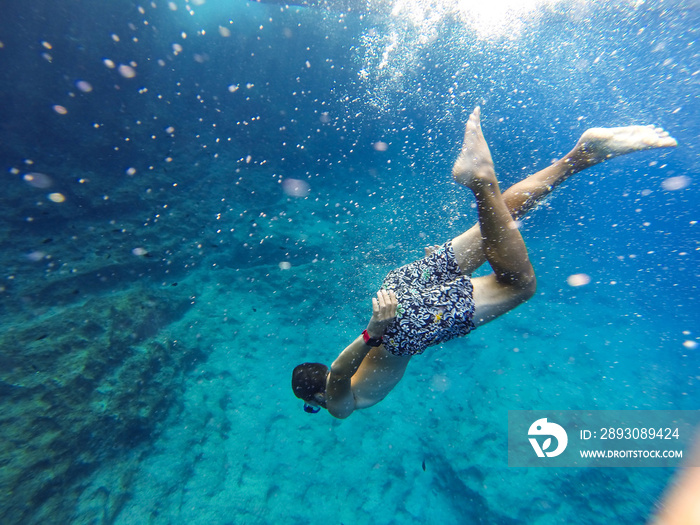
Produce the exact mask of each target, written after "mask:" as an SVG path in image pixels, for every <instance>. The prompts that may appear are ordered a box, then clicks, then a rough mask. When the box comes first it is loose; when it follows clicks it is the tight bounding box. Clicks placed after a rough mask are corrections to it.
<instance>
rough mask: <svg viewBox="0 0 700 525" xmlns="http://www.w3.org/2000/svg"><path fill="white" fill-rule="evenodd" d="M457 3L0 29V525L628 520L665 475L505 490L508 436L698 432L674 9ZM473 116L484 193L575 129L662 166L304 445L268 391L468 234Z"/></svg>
mask: <svg viewBox="0 0 700 525" xmlns="http://www.w3.org/2000/svg"><path fill="white" fill-rule="evenodd" d="M491 3H493V4H494V6H496V5H498V2H491ZM476 4H477V5H474V6H472V7H473V8H474V9H476V11H458V10H456V9H455V8H454V6H452V7H450V6H449V5H447V2H445V3H444V4H440V3H435V4H434V5H433V6H432V7H429V8H428V7H426V6H425V5H423V4H420V3H419V2H418V1H409V0H405V1H399V0H397V2H396V3H395V4H388V3H381V2H376V3H373V4H372V5H370V6H369V7H366V6H364V5H362V6H361V5H359V4H358V5H348V4H347V3H344V6H343V7H338V6H337V5H336V6H333V5H332V2H331V5H330V6H326V7H323V6H321V7H314V8H312V7H298V6H292V7H289V6H286V7H285V6H281V5H274V4H257V3H253V2H247V1H243V0H230V1H228V0H206V1H205V0H199V1H196V2H195V1H190V2H189V3H188V2H185V1H183V0H172V1H170V2H167V1H165V0H154V2H148V1H145V2H143V3H140V4H139V3H134V2H131V1H127V0H123V1H122V0H112V1H109V2H87V1H79V0H73V1H68V0H63V1H40V0H37V1H34V2H6V5H3V7H2V16H1V17H0V100H1V101H2V102H1V103H0V138H1V140H0V168H2V172H3V185H2V187H3V190H2V193H0V217H1V218H2V223H1V224H2V228H1V229H0V242H1V243H2V245H1V246H2V247H1V251H0V254H1V255H0V257H2V274H1V275H0V298H1V299H2V301H0V319H2V327H3V330H2V335H1V336H0V352H1V354H0V363H1V364H2V366H0V392H2V396H3V397H2V399H3V408H2V412H1V413H0V423H1V424H0V433H2V439H0V446H1V447H2V449H1V452H0V464H1V465H2V469H1V470H0V485H1V486H2V490H1V491H0V494H1V496H0V498H1V499H0V521H2V522H3V523H90V524H98V523H99V524H102V523H112V524H120V525H121V524H133V523H153V524H178V523H187V524H205V523H206V524H211V523H220V524H227V523H236V524H239V523H240V524H249V523H250V524H263V523H345V524H349V523H353V524H364V523H373V524H390V523H391V524H401V523H436V524H437V523H537V524H549V523H581V524H584V523H585V524H591V523H601V524H602V523H613V522H614V523H630V524H632V523H643V522H645V521H646V520H647V519H648V518H649V516H650V515H651V513H652V512H653V511H654V509H655V508H656V505H658V504H659V501H660V500H661V497H662V493H663V490H664V487H665V486H666V484H667V482H668V481H669V479H670V477H671V475H672V474H673V472H672V470H671V469H649V468H629V469H603V468H597V469H594V468H591V469H574V468H568V469H536V468H530V469H514V468H509V467H508V466H507V463H508V456H507V442H506V431H507V414H508V410H518V409H546V410H548V409H552V410H553V409H584V410H593V409H683V410H696V409H698V403H697V399H698V395H699V394H700V392H699V386H698V385H699V384H700V347H699V346H698V321H699V320H700V317H699V308H698V300H697V294H698V290H697V286H698V268H700V264H699V261H700V248H699V241H700V234H699V233H698V228H700V226H699V225H698V224H697V221H698V219H700V216H699V213H698V212H699V211H700V209H699V206H698V203H699V202H700V195H699V190H698V187H699V186H698V173H700V151H699V150H698V137H699V136H700V106H699V105H698V94H699V89H698V88H699V85H700V69H698V64H700V61H699V60H698V56H699V52H698V49H697V36H698V31H699V29H698V28H700V5H699V4H698V3H697V2H696V1H691V0H689V1H686V2H682V1H665V2H662V1H658V2H642V1H631V0H630V1H629V2H627V1H618V2H583V1H575V0H561V1H559V2H556V3H549V4H547V5H546V6H544V5H534V6H533V7H532V8H530V9H525V8H523V7H522V6H523V5H524V3H523V2H520V3H514V4H513V5H516V6H520V7H519V9H518V10H516V11H511V12H509V13H507V14H503V13H501V14H500V15H499V14H492V13H489V12H487V11H486V8H487V7H490V6H486V5H484V6H482V5H478V4H482V3H476ZM483 4H487V3H483ZM489 4H490V3H489ZM542 4H544V3H542ZM392 8H393V9H392ZM477 104H479V105H481V106H482V114H483V118H482V124H483V128H484V133H485V135H486V138H487V140H488V142H489V145H490V147H491V151H492V154H493V158H494V161H495V164H496V169H497V172H498V175H499V179H500V182H501V185H502V187H504V188H505V187H507V186H510V185H511V184H513V183H515V182H517V181H518V180H520V179H522V178H524V177H525V176H527V175H529V174H532V173H534V172H535V171H537V170H538V169H542V168H544V167H546V166H547V165H549V163H550V162H552V160H554V159H556V158H559V157H561V156H562V155H563V154H565V153H566V152H567V151H569V150H570V149H571V147H572V146H573V145H574V144H575V142H576V140H577V139H578V137H579V136H580V135H581V133H582V132H583V131H584V130H586V129H587V128H590V127H595V126H624V125H631V124H651V123H653V124H656V125H659V126H663V127H664V128H665V129H666V130H668V131H669V132H670V133H671V134H672V135H673V136H674V137H675V138H676V139H677V140H678V142H679V146H678V147H677V148H675V149H672V150H656V151H649V152H642V153H635V154H632V155H629V156H625V157H621V158H617V159H614V160H611V161H609V162H606V163H603V164H601V165H599V166H596V167H594V168H591V169H589V170H587V171H586V172H584V173H581V174H580V175H578V176H576V177H574V178H573V179H571V180H570V181H567V182H566V184H565V185H563V186H562V187H561V188H560V189H558V190H557V191H556V192H555V194H553V196H552V197H551V198H549V199H547V201H546V202H545V203H544V204H543V205H541V206H540V207H539V208H538V209H536V210H535V211H534V212H532V213H531V214H530V215H529V216H528V217H527V218H526V219H525V220H524V221H523V224H522V228H521V231H522V233H523V236H524V238H525V241H526V243H527V246H528V249H529V253H530V257H531V260H532V262H533V265H534V267H535V270H536V272H537V275H538V286H539V288H538V292H537V294H536V296H535V297H534V298H533V299H532V300H530V301H529V302H528V303H526V304H524V305H522V306H520V307H518V308H517V309H516V310H515V311H513V312H510V313H509V314H507V315H506V316H504V317H503V318H500V319H498V320H496V321H494V322H493V323H491V324H489V325H487V326H484V327H482V328H479V329H478V330H476V331H475V332H473V333H472V334H470V335H469V337H467V338H465V339H460V340H453V341H450V342H448V343H446V344H443V345H441V346H440V347H435V348H431V349H429V350H428V351H427V352H426V353H425V354H424V355H422V356H420V357H417V358H415V359H414V361H413V362H412V363H411V365H410V366H409V368H408V371H407V373H406V375H405V377H404V379H403V380H402V382H401V383H400V384H399V386H397V388H396V389H395V391H393V392H392V393H391V394H390V395H389V396H388V397H387V398H386V399H385V400H384V401H383V402H382V403H380V404H378V405H376V406H374V407H372V408H370V409H367V410H363V411H361V412H358V413H356V414H353V416H352V417H351V418H349V419H347V420H344V421H339V420H335V419H333V418H332V417H330V416H329V415H328V414H327V413H325V412H324V413H322V414H318V415H315V416H310V415H308V414H305V413H304V412H303V411H302V410H301V403H300V402H299V401H298V400H297V399H296V398H295V397H294V396H293V395H292V392H291V389H290V387H289V381H290V372H291V369H292V368H293V367H294V366H295V365H296V364H297V363H299V362H301V361H306V360H314V361H323V362H326V363H330V362H331V361H332V360H333V359H334V358H335V357H336V355H337V354H338V352H339V351H340V350H342V349H343V348H344V347H345V346H346V345H347V344H348V343H349V342H350V341H352V340H353V339H354V338H355V337H356V336H357V334H358V333H359V332H360V331H361V330H362V329H363V328H364V327H365V326H366V323H367V320H368V318H369V315H370V314H371V306H370V303H369V298H370V297H371V295H372V294H373V293H374V292H375V291H376V289H377V287H378V286H379V285H380V283H381V281H382V278H383V276H384V275H385V274H386V272H387V271H389V270H390V269H392V268H395V267H396V266H398V265H400V264H404V263H406V262H409V261H411V260H413V259H415V258H417V257H419V256H420V255H421V253H422V247H423V246H425V245H426V244H437V243H441V242H444V241H446V240H449V239H450V238H452V237H454V236H455V235H458V234H459V233H461V232H462V231H464V230H465V229H467V228H468V227H469V226H470V225H471V224H472V223H473V222H474V221H475V220H476V214H475V211H474V209H473V207H472V202H473V200H472V198H471V196H469V195H468V194H467V193H466V192H465V191H464V190H463V189H462V188H459V187H457V186H455V185H454V184H453V183H452V182H451V180H450V176H449V174H450V167H451V164H452V162H453V160H454V158H455V155H456V153H457V151H458V149H459V144H460V139H461V134H462V131H463V126H464V122H465V121H466V119H467V117H468V115H469V113H470V112H471V110H472V109H473V107H474V106H475V105H477ZM580 273H584V274H586V275H588V276H590V283H589V284H587V285H585V286H580V287H572V286H569V284H568V283H567V279H568V277H569V276H571V275H574V274H580Z"/></svg>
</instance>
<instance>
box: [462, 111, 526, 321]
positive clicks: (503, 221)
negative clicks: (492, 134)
mask: <svg viewBox="0 0 700 525" xmlns="http://www.w3.org/2000/svg"><path fill="white" fill-rule="evenodd" d="M479 117H480V110H479V108H478V107H477V108H476V109H475V110H474V112H473V113H472V115H471V116H470V117H469V121H468V122H467V126H466V131H465V133H464V143H463V146H462V151H461V152H460V154H459V157H458V158H457V160H456V161H455V164H454V166H453V168H452V176H453V177H454V179H455V181H457V182H458V183H459V184H462V185H463V186H466V187H467V188H469V189H471V190H472V192H473V193H474V197H475V198H476V208H477V211H478V213H479V226H480V229H481V237H482V244H483V251H484V254H485V256H486V259H487V260H488V262H489V264H490V265H491V268H492V269H493V272H494V273H493V274H492V275H490V276H488V277H482V278H479V279H474V302H475V305H476V309H475V316H474V322H475V324H480V323H483V322H487V321H489V320H491V319H494V318H495V317H498V316H499V315H501V314H503V313H505V312H507V311H508V310H511V309H512V308H514V307H515V306H517V305H518V304H520V303H522V302H523V301H526V300H527V299H529V298H530V297H531V296H532V294H533V293H534V291H535V272H534V270H533V269H532V265H531V264H530V260H529V258H528V255H527V248H525V243H524V242H523V238H522V236H521V235H520V232H519V231H518V228H517V227H516V225H515V222H514V221H513V217H512V216H511V213H510V210H509V209H508V207H507V206H506V203H505V201H504V199H503V196H502V195H501V191H500V189H499V188H498V181H497V180H496V173H495V172H494V168H493V161H492V160H491V153H490V152H489V148H488V145H487V144H486V140H485V139H484V136H483V134H482V132H481V125H480V121H479ZM453 248H454V250H455V254H457V253H458V251H459V250H460V249H461V246H460V244H459V239H457V240H455V241H453Z"/></svg>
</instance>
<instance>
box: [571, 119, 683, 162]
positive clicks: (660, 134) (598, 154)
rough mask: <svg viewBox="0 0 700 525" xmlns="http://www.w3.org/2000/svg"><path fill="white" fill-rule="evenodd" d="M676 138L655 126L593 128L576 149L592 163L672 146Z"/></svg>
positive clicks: (582, 136) (674, 144) (586, 132)
mask: <svg viewBox="0 0 700 525" xmlns="http://www.w3.org/2000/svg"><path fill="white" fill-rule="evenodd" d="M677 145H678V142H677V141H676V139H674V138H673V137H672V136H670V135H669V134H668V132H667V131H664V130H663V128H657V127H655V126H627V127H624V128H591V129H589V130H586V131H585V132H584V133H583V135H581V138H580V139H579V141H578V143H577V144H576V149H577V150H578V151H579V152H580V153H581V154H583V156H584V158H585V159H586V160H587V161H588V162H591V163H592V164H597V163H598V162H603V161H604V160H607V159H612V158H613V157H618V156H620V155H625V154H627V153H633V152H635V151H644V150H648V149H654V148H672V147H675V146H677Z"/></svg>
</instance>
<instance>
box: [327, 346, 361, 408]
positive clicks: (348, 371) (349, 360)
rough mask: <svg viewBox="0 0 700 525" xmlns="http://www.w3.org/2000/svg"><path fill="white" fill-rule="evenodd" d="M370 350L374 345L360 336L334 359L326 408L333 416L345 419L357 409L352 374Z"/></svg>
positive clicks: (329, 375) (328, 383) (328, 384)
mask: <svg viewBox="0 0 700 525" xmlns="http://www.w3.org/2000/svg"><path fill="white" fill-rule="evenodd" d="M370 350H372V347H371V346H369V345H367V344H366V343H365V340H364V339H363V337H362V336H360V337H358V338H357V339H355V340H354V341H353V342H352V343H350V345H349V346H348V347H347V348H346V349H345V350H343V351H342V352H341V353H340V355H339V356H338V358H337V359H336V360H335V361H333V364H332V365H331V373H330V374H328V379H327V380H326V408H327V409H328V412H329V413H330V414H331V415H332V416H334V417H337V418H340V419H344V418H346V417H348V416H349V415H350V414H352V413H353V411H354V410H355V396H354V395H353V393H352V376H353V375H355V372H357V369H358V368H360V365H361V364H362V360H363V359H364V358H365V357H366V356H367V354H368V353H369V351H370Z"/></svg>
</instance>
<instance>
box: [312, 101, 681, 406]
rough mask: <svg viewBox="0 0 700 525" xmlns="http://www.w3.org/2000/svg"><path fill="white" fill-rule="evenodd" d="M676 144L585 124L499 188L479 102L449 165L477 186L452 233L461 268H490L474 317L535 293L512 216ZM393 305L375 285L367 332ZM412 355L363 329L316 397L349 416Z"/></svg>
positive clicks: (658, 134) (664, 137)
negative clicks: (626, 159)
mask: <svg viewBox="0 0 700 525" xmlns="http://www.w3.org/2000/svg"><path fill="white" fill-rule="evenodd" d="M675 145H676V141H675V140H674V139H673V138H672V137H670V136H669V135H668V133H666V132H665V131H663V130H662V129H661V128H655V127H653V126H630V127H624V128H593V129H589V130H588V131H586V132H585V133H584V134H583V135H582V136H581V139H580V140H579V141H578V143H577V144H576V146H575V147H574V149H573V150H572V151H571V152H569V153H568V154H567V155H566V156H564V157H563V158H562V159H560V160H558V161H557V162H555V163H554V164H552V165H551V166H549V167H547V168H545V169H544V170H542V171H540V172H538V173H536V174H534V175H532V176H530V177H528V178H527V179H525V180H523V181H521V182H519V183H517V184H515V185H514V186H512V187H511V188H509V189H508V190H507V191H506V192H504V193H503V194H501V193H500V190H499V188H498V182H497V181H496V175H495V171H494V166H493V161H492V159H491V153H490V151H489V149H488V145H487V144H486V140H485V139H484V136H483V133H482V131H481V123H480V110H479V108H478V107H477V108H476V109H475V110H474V113H472V115H471V116H470V118H469V121H468V122H467V125H466V130H465V135H464V141H463V145H462V149H461V151H460V154H459V156H458V158H457V160H456V161H455V164H454V166H453V169H452V175H453V177H454V179H455V181H456V182H457V183H459V184H461V185H463V186H465V187H466V188H468V189H470V190H471V191H472V192H473V193H474V196H475V198H476V203H477V210H478V212H479V223H478V224H476V225H475V226H473V227H472V228H471V229H469V230H467V231H466V232H464V233H463V234H461V235H459V236H458V237H456V238H454V239H453V240H452V245H453V248H454V251H455V256H456V258H457V262H458V264H459V266H460V268H461V270H462V273H465V274H471V273H472V272H473V271H474V270H476V268H478V267H479V266H481V265H482V264H483V263H484V262H486V261H488V262H489V264H490V265H491V267H492V269H493V274H491V275H488V276H485V277H479V278H475V279H473V280H472V284H473V286H474V301H475V314H474V319H473V321H474V324H475V325H477V326H479V325H481V324H484V323H487V322H489V321H491V320H493V319H495V318H497V317H499V316H500V315H503V314H504V313H506V312H508V311H509V310H512V309H513V308H515V307H516V306H518V305H519V304H521V303H523V302H524V301H526V300H527V299H529V298H530V297H531V296H532V294H533V293H534V290H535V275H534V271H533V269H532V266H531V264H530V261H529V259H528V256H527V250H526V248H525V244H524V242H523V240H522V237H521V235H520V232H519V231H518V229H517V225H516V223H515V219H517V218H520V217H522V216H523V215H525V214H526V213H527V212H528V211H529V210H531V209H532V208H533V207H534V206H535V205H536V204H537V203H538V202H539V201H540V200H541V199H542V198H543V197H544V196H546V195H548V194H549V193H550V192H551V191H552V190H553V189H554V188H556V187H557V186H558V185H559V184H561V183H562V182H563V181H565V180H566V179H567V178H569V177H570V176H572V175H574V174H575V173H578V172H579V171H581V170H583V169H586V168H588V167H590V166H593V165H595V164H598V163H600V162H603V161H605V160H607V159H611V158H613V157H617V156H619V155H624V154H627V153H633V152H635V151H642V150H647V149H653V148H663V147H673V146H675ZM429 251H430V248H427V249H426V252H429ZM396 307H397V303H396V296H395V295H394V293H393V292H391V291H386V290H380V292H378V293H377V298H375V299H373V313H372V318H371V319H370V322H369V325H368V326H367V331H368V333H369V335H370V336H371V337H373V338H379V337H381V335H382V334H383V333H384V330H385V329H386V327H387V326H388V325H389V324H390V323H391V322H392V321H393V319H394V317H395V315H396ZM410 359H411V358H410V356H396V355H394V354H391V353H390V352H388V351H387V350H385V349H384V346H383V345H382V346H379V347H374V348H370V347H369V346H367V345H366V344H365V342H364V340H363V338H362V337H361V336H360V337H358V338H357V339H356V340H355V341H353V342H352V343H351V344H350V345H349V346H348V347H347V348H346V349H345V350H343V352H342V353H341V354H340V355H339V356H338V358H337V359H336V360H335V361H334V362H333V364H332V365H331V369H330V373H329V375H328V378H327V382H326V392H325V393H318V394H316V399H317V401H318V402H319V403H321V404H322V403H323V402H324V401H325V404H326V407H327V408H328V411H329V412H330V413H331V415H333V416H335V417H339V418H345V417H348V416H349V415H350V414H351V413H352V412H353V411H354V410H357V409H362V408H367V407H370V406H372V405H375V404H376V403H378V402H379V401H381V400H382V399H384V397H386V396H387V394H388V393H389V392H390V391H391V390H392V389H393V388H394V387H395V386H396V385H397V384H398V382H399V381H400V380H401V378H402V377H403V374H404V372H405V370H406V367H407V366H408V363H409V361H410Z"/></svg>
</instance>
